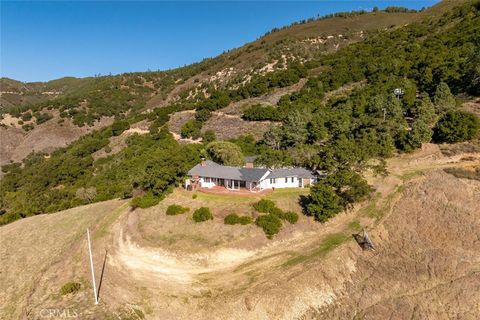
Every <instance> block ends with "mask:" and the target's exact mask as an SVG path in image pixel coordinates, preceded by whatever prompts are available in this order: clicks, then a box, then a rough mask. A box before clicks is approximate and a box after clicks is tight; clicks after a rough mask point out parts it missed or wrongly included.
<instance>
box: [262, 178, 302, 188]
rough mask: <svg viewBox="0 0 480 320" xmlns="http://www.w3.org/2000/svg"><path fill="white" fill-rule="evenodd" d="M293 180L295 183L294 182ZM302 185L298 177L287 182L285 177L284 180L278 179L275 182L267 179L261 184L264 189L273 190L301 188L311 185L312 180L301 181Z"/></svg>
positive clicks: (288, 179)
mask: <svg viewBox="0 0 480 320" xmlns="http://www.w3.org/2000/svg"><path fill="white" fill-rule="evenodd" d="M292 178H293V182H292ZM300 181H301V182H300V183H299V181H298V177H297V176H293V177H287V181H285V177H283V178H276V179H275V181H271V180H270V178H268V177H267V178H266V179H264V180H262V181H261V182H260V185H261V187H262V189H272V188H278V189H282V188H299V187H300V188H301V187H304V186H306V185H308V184H310V183H311V179H300Z"/></svg>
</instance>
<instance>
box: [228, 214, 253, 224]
mask: <svg viewBox="0 0 480 320" xmlns="http://www.w3.org/2000/svg"><path fill="white" fill-rule="evenodd" d="M223 222H224V223H225V224H231V225H234V224H241V225H247V224H250V223H252V218H251V217H248V216H241V217H240V216H238V215H237V214H236V213H231V214H229V215H227V216H226V217H225V219H224V220H223Z"/></svg>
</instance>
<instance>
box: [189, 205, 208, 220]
mask: <svg viewBox="0 0 480 320" xmlns="http://www.w3.org/2000/svg"><path fill="white" fill-rule="evenodd" d="M192 218H193V220H194V221H195V222H202V221H207V220H213V215H212V213H211V212H210V209H209V208H206V207H201V208H198V209H197V210H195V212H194V213H193V216H192Z"/></svg>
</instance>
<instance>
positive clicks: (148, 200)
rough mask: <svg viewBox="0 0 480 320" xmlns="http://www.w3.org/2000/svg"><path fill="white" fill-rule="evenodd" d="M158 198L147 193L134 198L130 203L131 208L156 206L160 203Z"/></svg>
mask: <svg viewBox="0 0 480 320" xmlns="http://www.w3.org/2000/svg"><path fill="white" fill-rule="evenodd" d="M160 200H161V199H160V198H159V197H156V196H155V195H153V194H152V193H151V192H148V193H146V194H144V195H143V196H140V197H135V198H133V200H132V201H131V202H130V205H131V206H132V208H141V209H145V208H149V207H153V206H155V205H157V204H158V203H159V202H160Z"/></svg>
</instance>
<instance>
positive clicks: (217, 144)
mask: <svg viewBox="0 0 480 320" xmlns="http://www.w3.org/2000/svg"><path fill="white" fill-rule="evenodd" d="M206 150H207V153H208V155H209V156H210V158H211V159H212V160H213V161H215V162H217V163H219V164H223V165H226V166H243V165H244V164H245V157H244V156H243V154H242V150H241V149H240V147H238V146H237V145H235V144H234V143H231V142H227V141H213V142H211V143H209V144H208V145H207V148H206Z"/></svg>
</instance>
